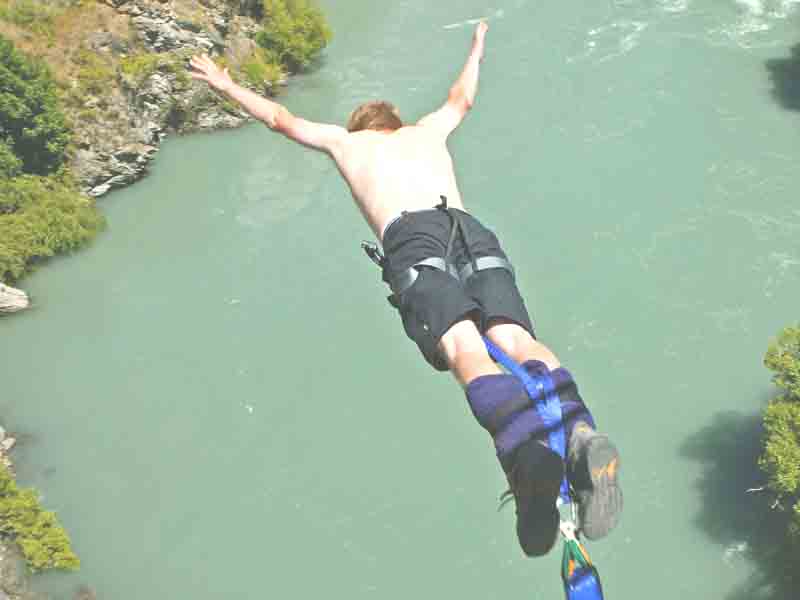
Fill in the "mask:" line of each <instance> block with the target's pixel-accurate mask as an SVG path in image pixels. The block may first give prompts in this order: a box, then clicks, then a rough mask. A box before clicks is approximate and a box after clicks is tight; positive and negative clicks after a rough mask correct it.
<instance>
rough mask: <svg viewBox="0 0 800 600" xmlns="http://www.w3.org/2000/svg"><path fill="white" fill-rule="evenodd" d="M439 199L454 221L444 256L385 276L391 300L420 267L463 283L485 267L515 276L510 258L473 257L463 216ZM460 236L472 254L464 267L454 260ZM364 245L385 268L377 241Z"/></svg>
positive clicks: (379, 264) (375, 261) (370, 254)
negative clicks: (457, 237)
mask: <svg viewBox="0 0 800 600" xmlns="http://www.w3.org/2000/svg"><path fill="white" fill-rule="evenodd" d="M440 198H441V200H442V202H441V204H437V205H436V208H437V209H438V210H442V211H444V212H446V213H447V214H448V216H449V217H450V223H451V225H450V236H449V238H448V240H447V248H446V249H445V253H444V256H431V257H429V258H425V259H423V260H420V261H419V262H416V263H414V264H413V265H411V266H410V267H408V268H407V269H404V270H402V271H400V272H399V273H395V274H392V275H390V276H386V275H384V280H385V281H386V283H387V284H389V288H391V290H392V296H390V300H389V301H390V302H392V303H394V301H396V300H397V298H398V297H399V296H400V294H402V293H403V292H405V291H406V290H407V289H408V288H410V287H411V286H412V285H414V282H415V281H416V280H417V277H418V276H419V270H420V269H421V268H424V267H429V268H433V269H438V270H439V271H442V272H444V273H447V274H448V275H450V276H452V277H453V278H455V279H457V280H458V281H459V282H460V283H461V285H464V283H466V282H467V280H468V279H469V278H470V277H472V276H473V275H474V274H475V273H477V272H478V271H483V270H484V269H505V270H506V271H508V272H509V273H511V276H512V277H514V267H513V266H512V265H511V263H510V262H509V261H508V260H507V259H505V258H503V257H501V256H481V257H478V258H476V257H475V256H473V254H472V250H471V248H470V243H469V233H468V232H467V228H466V227H464V224H463V223H462V221H461V215H460V214H458V211H456V210H455V209H453V208H450V207H448V206H447V198H446V197H445V196H440ZM458 235H460V236H461V240H462V241H463V242H464V247H465V248H466V251H467V256H468V257H469V262H468V263H467V264H465V265H464V266H462V267H461V268H457V267H456V265H455V264H453V262H452V260H451V254H452V251H453V244H454V243H455V240H456V236H458ZM361 247H362V248H363V249H364V252H366V253H367V256H369V258H370V259H371V260H372V261H373V262H374V263H375V264H377V265H378V266H379V267H381V268H383V267H385V265H386V258H385V257H384V256H383V255H382V254H381V251H380V250H379V249H378V246H377V245H376V244H374V243H372V242H362V243H361Z"/></svg>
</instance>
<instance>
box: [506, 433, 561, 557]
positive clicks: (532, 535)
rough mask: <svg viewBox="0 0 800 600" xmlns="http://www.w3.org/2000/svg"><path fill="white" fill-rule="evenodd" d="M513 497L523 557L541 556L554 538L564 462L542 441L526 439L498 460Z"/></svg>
mask: <svg viewBox="0 0 800 600" xmlns="http://www.w3.org/2000/svg"><path fill="white" fill-rule="evenodd" d="M501 462H502V464H503V469H504V470H505V472H506V477H507V478H508V484H509V490H508V491H507V492H505V493H504V494H503V495H502V496H501V500H503V499H505V498H506V497H508V496H509V495H513V496H514V501H515V503H516V509H517V538H518V539H519V545H520V546H521V547H522V551H523V552H524V553H525V554H526V555H527V556H543V555H545V554H547V553H548V552H549V551H550V550H551V549H552V548H553V546H554V545H555V543H556V539H557V538H558V525H559V522H560V516H559V513H558V509H557V508H556V500H557V499H558V492H559V488H560V486H561V480H562V479H563V477H564V461H562V460H561V457H560V456H559V455H558V454H556V453H555V452H553V451H552V450H550V449H549V448H548V447H547V446H546V445H545V444H543V443H542V442H540V441H538V440H536V439H534V438H530V439H528V440H527V441H526V442H524V443H522V444H521V445H520V446H519V447H518V448H516V449H515V450H514V451H513V452H512V453H511V454H510V456H509V457H507V458H506V457H504V458H503V459H502V460H501Z"/></svg>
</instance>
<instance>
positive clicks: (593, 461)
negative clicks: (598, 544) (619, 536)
mask: <svg viewBox="0 0 800 600" xmlns="http://www.w3.org/2000/svg"><path fill="white" fill-rule="evenodd" d="M584 452H585V454H584V459H583V460H581V461H580V462H581V466H583V464H585V467H586V472H585V473H584V474H583V475H584V476H585V479H586V481H588V482H590V487H589V489H585V490H579V491H578V498H579V500H580V502H579V504H578V516H579V518H580V528H581V532H582V533H583V534H584V535H585V536H586V537H587V538H588V539H590V540H596V539H599V538H602V537H605V536H606V535H608V533H609V532H610V531H611V530H612V529H614V527H616V526H617V524H618V523H619V518H620V514H621V513H622V505H623V500H622V489H621V488H620V486H619V469H620V461H619V451H618V450H617V448H616V447H615V446H614V444H612V443H611V442H610V441H609V439H608V438H607V437H606V436H604V435H598V436H595V437H593V438H592V439H590V440H589V441H588V442H587V443H586V449H585V450H584Z"/></svg>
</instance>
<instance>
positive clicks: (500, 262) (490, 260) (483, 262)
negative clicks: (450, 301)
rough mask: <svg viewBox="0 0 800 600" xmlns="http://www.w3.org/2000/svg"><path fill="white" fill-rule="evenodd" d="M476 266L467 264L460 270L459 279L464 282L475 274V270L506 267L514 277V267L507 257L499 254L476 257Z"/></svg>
mask: <svg viewBox="0 0 800 600" xmlns="http://www.w3.org/2000/svg"><path fill="white" fill-rule="evenodd" d="M475 266H476V267H477V269H476V268H474V267H473V266H472V263H467V264H465V265H464V266H463V267H462V268H461V270H460V271H459V272H458V279H459V280H460V281H461V283H464V282H466V281H467V279H469V278H470V277H472V276H473V275H474V274H475V271H483V270H484V269H505V270H506V271H508V272H509V273H511V277H514V267H513V266H512V265H511V263H510V262H508V261H507V260H506V259H505V258H500V257H499V256H482V257H480V258H476V259H475Z"/></svg>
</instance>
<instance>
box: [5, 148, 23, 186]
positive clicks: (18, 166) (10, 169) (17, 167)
mask: <svg viewBox="0 0 800 600" xmlns="http://www.w3.org/2000/svg"><path fill="white" fill-rule="evenodd" d="M21 171H22V161H21V160H20V159H19V158H17V155H16V154H14V152H13V151H12V150H11V145H10V144H7V143H6V142H4V141H2V140H0V179H9V178H11V177H16V176H17V175H19V174H20V172H21Z"/></svg>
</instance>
